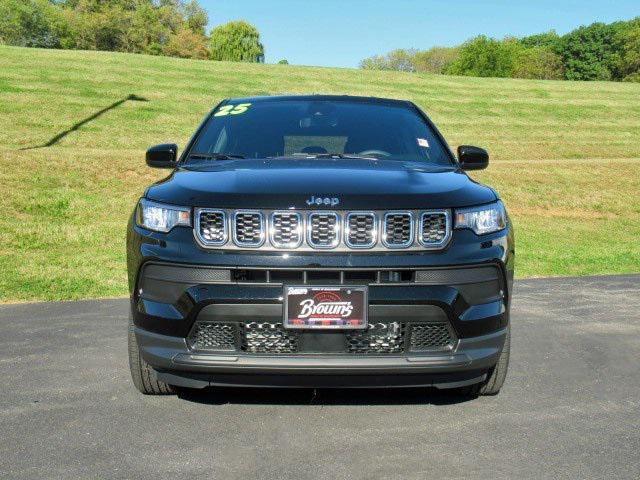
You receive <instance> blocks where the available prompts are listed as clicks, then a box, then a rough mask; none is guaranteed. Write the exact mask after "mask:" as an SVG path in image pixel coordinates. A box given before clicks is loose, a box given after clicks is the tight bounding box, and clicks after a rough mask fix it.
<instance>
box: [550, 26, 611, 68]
mask: <svg viewBox="0 0 640 480" xmlns="http://www.w3.org/2000/svg"><path fill="white" fill-rule="evenodd" d="M619 23H620V22H616V23H612V24H609V25H606V24H604V23H593V24H591V25H589V26H587V27H585V26H582V27H579V28H577V29H575V30H573V31H572V32H569V33H567V34H566V35H564V36H563V37H562V38H561V42H560V46H559V49H560V51H559V53H560V56H561V57H562V60H563V63H564V67H565V78H566V79H567V80H610V79H611V78H612V77H613V78H615V77H616V76H618V75H617V74H618V71H619V68H620V64H621V55H620V49H621V48H620V47H621V45H620V35H619V34H618V31H619V29H620V27H621V25H620V24H619Z"/></svg>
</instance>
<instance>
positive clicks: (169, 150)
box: [147, 143, 178, 168]
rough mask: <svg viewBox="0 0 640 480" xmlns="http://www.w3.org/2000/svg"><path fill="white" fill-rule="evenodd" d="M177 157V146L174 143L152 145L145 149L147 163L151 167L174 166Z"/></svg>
mask: <svg viewBox="0 0 640 480" xmlns="http://www.w3.org/2000/svg"><path fill="white" fill-rule="evenodd" d="M177 158H178V146H177V145H176V144H175V143H163V144H160V145H154V146H153V147H151V148H150V149H149V150H147V165H149V166H150V167H153V168H174V167H175V166H176V159H177Z"/></svg>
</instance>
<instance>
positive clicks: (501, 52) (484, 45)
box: [445, 35, 524, 77]
mask: <svg viewBox="0 0 640 480" xmlns="http://www.w3.org/2000/svg"><path fill="white" fill-rule="evenodd" d="M523 48H524V47H522V46H521V45H520V44H519V43H518V41H517V40H516V39H513V38H506V39H504V40H502V41H499V40H496V39H493V38H488V37H486V36H484V35H479V36H477V37H475V38H472V39H471V40H467V41H466V42H464V43H463V44H462V46H461V47H460V53H459V55H458V57H457V58H456V60H455V61H454V62H453V63H451V65H450V66H449V67H448V68H447V69H446V70H445V73H449V74H452V75H467V76H472V77H510V76H511V75H512V73H513V68H514V63H515V59H516V56H517V55H518V53H519V52H520V51H521V50H522V49H523Z"/></svg>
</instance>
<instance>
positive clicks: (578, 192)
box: [0, 47, 640, 301]
mask: <svg viewBox="0 0 640 480" xmlns="http://www.w3.org/2000/svg"><path fill="white" fill-rule="evenodd" d="M312 92H317V93H341V94H353V95H376V96H385V97H394V98H405V99H409V100H412V101H414V102H416V103H417V104H419V105H420V106H421V107H422V108H424V109H425V111H426V112H427V113H428V114H429V115H430V116H431V117H432V119H433V120H434V121H435V123H436V124H437V125H438V126H439V127H440V128H441V130H442V132H443V133H444V135H445V136H446V137H447V139H448V140H449V142H450V144H451V145H453V146H456V145H458V144H460V143H470V144H477V145H480V146H484V147H486V148H487V149H488V150H489V151H490V153H491V155H492V163H491V165H490V167H489V169H488V170H486V171H484V172H480V173H479V174H474V177H475V178H478V179H479V180H480V181H483V182H486V183H488V184H490V185H492V186H494V187H496V188H498V189H499V190H500V192H501V194H502V196H503V198H504V200H505V202H506V204H507V206H508V207H509V209H510V212H511V213H512V217H513V218H514V223H515V225H516V229H517V240H518V247H517V248H518V261H517V274H518V276H520V277H524V276H542V275H581V274H598V273H620V272H637V271H640V241H639V240H640V198H639V197H640V195H639V194H640V85H639V84H625V83H605V82H589V83H578V82H552V81H528V80H510V79H480V78H458V77H446V76H432V75H419V74H406V73H398V72H371V71H361V70H349V69H329V68H312V67H293V66H286V65H246V64H234V63H217V62H209V61H191V60H180V59H173V58H166V57H150V56H142V55H128V54H119V53H106V52H73V51H52V50H35V49H22V48H13V47H0V167H1V168H0V195H1V198H2V201H1V203H0V204H1V205H2V206H3V210H4V211H3V212H2V213H3V214H2V215H0V271H1V272H2V273H1V275H0V301H17V300H32V299H47V300H49V299H75V298H83V297H101V296H115V295H124V294H126V286H125V262H124V259H125V253H124V235H125V225H126V220H127V217H128V215H129V213H130V211H131V209H132V208H133V205H134V203H135V201H136V199H137V198H138V197H139V196H140V195H141V193H142V190H143V187H144V186H145V185H146V184H148V183H149V182H151V181H153V180H154V179H157V178H160V176H162V175H163V173H162V172H159V171H153V170H151V169H148V168H147V167H146V166H145V165H144V151H145V149H146V148H147V147H148V146H149V145H151V144H155V143H160V142H164V141H176V142H178V144H179V145H184V143H185V142H186V140H187V138H188V137H189V135H190V134H191V133H192V131H193V129H194V128H195V126H196V125H197V124H198V122H199V121H200V120H201V118H202V117H203V116H204V115H205V113H206V112H207V111H208V110H209V109H210V108H211V107H212V106H213V105H214V104H215V103H217V102H218V101H219V100H221V99H222V98H224V97H229V96H241V95H256V94H279V93H312Z"/></svg>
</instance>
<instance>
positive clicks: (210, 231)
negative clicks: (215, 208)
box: [199, 211, 227, 245]
mask: <svg viewBox="0 0 640 480" xmlns="http://www.w3.org/2000/svg"><path fill="white" fill-rule="evenodd" d="M199 215H200V217H199V220H200V231H199V234H200V238H201V239H202V240H203V241H204V242H205V243H207V244H210V245H220V244H223V243H224V242H225V241H226V240H227V231H226V226H225V218H226V216H225V214H224V213H223V212H208V211H204V212H200V214H199Z"/></svg>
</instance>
